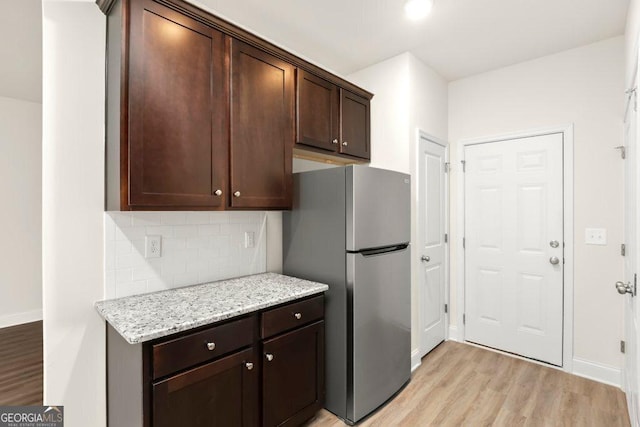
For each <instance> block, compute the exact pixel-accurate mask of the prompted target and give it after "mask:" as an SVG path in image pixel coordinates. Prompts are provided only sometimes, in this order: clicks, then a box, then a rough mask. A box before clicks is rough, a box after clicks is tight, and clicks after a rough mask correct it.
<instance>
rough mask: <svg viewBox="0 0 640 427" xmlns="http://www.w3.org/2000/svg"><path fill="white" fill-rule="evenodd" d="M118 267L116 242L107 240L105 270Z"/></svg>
mask: <svg viewBox="0 0 640 427" xmlns="http://www.w3.org/2000/svg"><path fill="white" fill-rule="evenodd" d="M115 268H116V242H115V241H113V240H107V241H105V242H104V269H105V271H109V270H114V269H115Z"/></svg>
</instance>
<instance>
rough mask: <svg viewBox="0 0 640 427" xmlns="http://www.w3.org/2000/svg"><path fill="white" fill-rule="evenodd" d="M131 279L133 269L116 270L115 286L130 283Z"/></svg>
mask: <svg viewBox="0 0 640 427" xmlns="http://www.w3.org/2000/svg"><path fill="white" fill-rule="evenodd" d="M132 277H133V269H132V268H127V269H124V270H116V286H117V285H119V284H121V283H127V282H131V280H132V279H131V278H132Z"/></svg>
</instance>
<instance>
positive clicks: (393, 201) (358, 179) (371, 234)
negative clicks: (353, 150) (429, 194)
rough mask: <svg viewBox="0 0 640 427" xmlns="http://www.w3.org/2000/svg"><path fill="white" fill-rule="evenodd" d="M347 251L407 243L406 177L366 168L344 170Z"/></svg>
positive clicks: (408, 192) (408, 200) (408, 206)
mask: <svg viewBox="0 0 640 427" xmlns="http://www.w3.org/2000/svg"><path fill="white" fill-rule="evenodd" d="M346 199H347V204H346V208H347V212H346V214H347V251H359V250H361V249H367V248H377V247H381V246H387V245H391V244H396V243H407V242H409V241H410V240H411V238H410V235H411V181H410V177H409V175H406V174H403V173H399V172H394V171H388V170H384V169H376V168H370V167H367V166H349V167H347V168H346Z"/></svg>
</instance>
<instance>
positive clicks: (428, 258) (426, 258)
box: [420, 255, 431, 262]
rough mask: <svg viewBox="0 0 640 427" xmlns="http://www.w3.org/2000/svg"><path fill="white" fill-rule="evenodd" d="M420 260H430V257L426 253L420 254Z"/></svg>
mask: <svg viewBox="0 0 640 427" xmlns="http://www.w3.org/2000/svg"><path fill="white" fill-rule="evenodd" d="M420 260H421V261H422V262H429V261H431V257H429V256H427V255H422V257H421V258H420Z"/></svg>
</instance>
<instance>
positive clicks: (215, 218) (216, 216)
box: [209, 211, 229, 224]
mask: <svg viewBox="0 0 640 427" xmlns="http://www.w3.org/2000/svg"><path fill="white" fill-rule="evenodd" d="M209 222H210V223H211V224H228V223H229V212H224V211H216V212H209Z"/></svg>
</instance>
